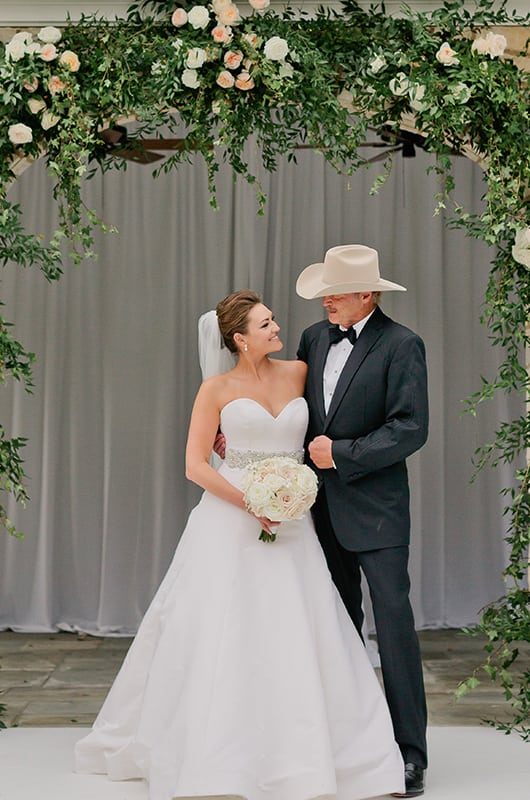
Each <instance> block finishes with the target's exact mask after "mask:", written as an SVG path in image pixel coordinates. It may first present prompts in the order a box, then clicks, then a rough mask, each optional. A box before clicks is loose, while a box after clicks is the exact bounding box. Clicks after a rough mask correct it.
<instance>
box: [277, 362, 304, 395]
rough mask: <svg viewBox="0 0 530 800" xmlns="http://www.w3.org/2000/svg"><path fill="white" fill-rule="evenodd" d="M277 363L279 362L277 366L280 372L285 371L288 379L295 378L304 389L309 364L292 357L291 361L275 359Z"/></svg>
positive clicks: (284, 373)
mask: <svg viewBox="0 0 530 800" xmlns="http://www.w3.org/2000/svg"><path fill="white" fill-rule="evenodd" d="M274 361H275V363H276V364H277V368H278V370H279V372H280V373H283V375H284V376H285V378H286V380H293V381H296V382H297V383H299V384H300V386H301V388H302V389H303V386H304V382H305V378H306V374H307V364H306V363H305V361H297V360H294V359H291V360H289V361H287V360H285V361H283V360H280V359H274Z"/></svg>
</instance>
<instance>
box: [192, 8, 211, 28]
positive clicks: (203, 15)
mask: <svg viewBox="0 0 530 800" xmlns="http://www.w3.org/2000/svg"><path fill="white" fill-rule="evenodd" d="M209 21H210V12H209V11H208V9H207V8H206V7H205V6H193V8H190V10H189V11H188V22H189V23H190V25H191V27H192V28H195V30H198V29H199V28H206V26H207V25H208V23H209Z"/></svg>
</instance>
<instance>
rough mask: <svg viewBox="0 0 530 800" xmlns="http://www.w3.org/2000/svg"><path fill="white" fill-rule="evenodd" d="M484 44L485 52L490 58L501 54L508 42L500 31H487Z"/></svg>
mask: <svg viewBox="0 0 530 800" xmlns="http://www.w3.org/2000/svg"><path fill="white" fill-rule="evenodd" d="M486 44H487V47H488V50H487V52H488V54H489V56H490V58H498V57H499V56H502V54H503V53H504V51H505V50H506V46H507V44H508V42H507V41H506V36H503V35H502V33H493V31H488V32H487V34H486Z"/></svg>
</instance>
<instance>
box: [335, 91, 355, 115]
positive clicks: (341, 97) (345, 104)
mask: <svg viewBox="0 0 530 800" xmlns="http://www.w3.org/2000/svg"><path fill="white" fill-rule="evenodd" d="M337 103H338V104H339V106H342V108H345V109H346V111H353V95H352V93H351V92H350V91H349V90H348V89H343V90H342V91H341V92H340V93H339V94H338V95H337Z"/></svg>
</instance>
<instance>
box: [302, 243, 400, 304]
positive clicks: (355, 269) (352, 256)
mask: <svg viewBox="0 0 530 800" xmlns="http://www.w3.org/2000/svg"><path fill="white" fill-rule="evenodd" d="M392 290H393V291H398V292H406V291H407V290H406V289H405V287H404V286H400V285H399V283H392V282H391V281H387V280H385V279H384V278H381V276H380V274H379V258H378V255H377V250H374V249H373V248H372V247H366V246H365V245H364V244H343V245H339V246H338V247H332V248H331V249H330V250H328V251H327V253H326V255H325V256H324V263H319V264H310V265H309V267H306V268H305V269H304V270H303V271H302V272H301V273H300V275H299V276H298V280H297V281H296V292H297V294H299V295H300V297H304V298H305V299H306V300H312V299H313V298H314V297H325V296H326V295H328V294H349V293H350V292H389V291H392Z"/></svg>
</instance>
